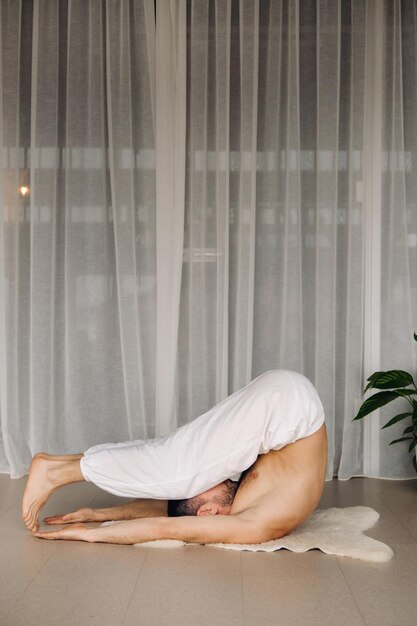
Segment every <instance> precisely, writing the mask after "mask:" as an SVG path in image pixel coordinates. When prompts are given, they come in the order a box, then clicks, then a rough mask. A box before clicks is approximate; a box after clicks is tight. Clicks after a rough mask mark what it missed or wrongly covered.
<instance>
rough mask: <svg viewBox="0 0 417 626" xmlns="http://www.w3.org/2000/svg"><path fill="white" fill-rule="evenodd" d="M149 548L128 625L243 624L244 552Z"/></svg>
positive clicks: (193, 547)
mask: <svg viewBox="0 0 417 626" xmlns="http://www.w3.org/2000/svg"><path fill="white" fill-rule="evenodd" d="M136 549H137V550H146V551H147V560H146V563H145V566H144V568H143V570H142V572H141V575H140V578H139V580H138V583H137V586H136V589H135V592H134V595H133V597H132V601H131V603H130V606H129V609H128V612H127V615H126V618H125V621H124V622H123V626H137V624H146V626H151V625H153V624H155V625H158V626H165V625H166V626H172V625H173V624H178V625H181V626H187V625H188V624H190V625H191V624H198V625H199V626H211V625H213V624H215V625H216V626H223V625H224V626H232V625H234V624H235V625H236V626H242V624H243V613H242V579H241V564H240V558H241V553H239V552H229V551H226V550H224V551H220V550H216V549H214V548H208V547H203V546H187V547H185V548H178V549H166V550H164V549H159V550H158V549H156V548H142V549H141V548H136Z"/></svg>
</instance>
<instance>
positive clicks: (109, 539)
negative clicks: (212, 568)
mask: <svg viewBox="0 0 417 626" xmlns="http://www.w3.org/2000/svg"><path fill="white" fill-rule="evenodd" d="M34 534H35V536H36V537H41V538H42V539H69V540H73V541H74V540H75V541H88V542H100V543H119V544H134V543H144V542H146V541H154V540H157V539H177V540H181V541H188V542H191V543H262V542H264V541H269V540H271V539H277V538H279V537H282V536H283V535H284V534H285V532H283V531H274V530H272V529H271V528H266V527H264V526H263V525H262V524H260V523H255V521H254V520H253V519H251V518H247V517H246V516H245V515H244V514H242V513H239V514H236V515H210V516H195V517H194V516H186V517H154V518H149V519H137V520H132V521H128V522H121V523H118V524H111V525H108V526H100V527H99V528H87V527H86V526H81V525H80V526H79V525H76V526H73V527H71V528H64V529H62V530H58V531H55V532H37V533H34Z"/></svg>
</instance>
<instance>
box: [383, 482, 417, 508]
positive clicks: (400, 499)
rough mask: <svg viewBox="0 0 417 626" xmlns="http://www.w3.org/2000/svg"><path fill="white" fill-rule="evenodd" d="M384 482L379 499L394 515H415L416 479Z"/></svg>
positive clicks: (416, 506) (416, 498)
mask: <svg viewBox="0 0 417 626" xmlns="http://www.w3.org/2000/svg"><path fill="white" fill-rule="evenodd" d="M385 482H386V485H385V486H384V489H383V490H382V491H381V498H382V500H383V501H384V502H385V503H386V504H387V505H388V506H389V508H390V509H391V510H392V511H393V512H394V513H417V479H414V480H403V481H385Z"/></svg>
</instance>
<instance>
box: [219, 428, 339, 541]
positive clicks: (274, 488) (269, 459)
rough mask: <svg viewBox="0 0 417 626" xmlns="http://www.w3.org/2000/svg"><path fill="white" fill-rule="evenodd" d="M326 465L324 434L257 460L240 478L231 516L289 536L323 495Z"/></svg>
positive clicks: (325, 436) (309, 513)
mask: <svg viewBox="0 0 417 626" xmlns="http://www.w3.org/2000/svg"><path fill="white" fill-rule="evenodd" d="M326 465H327V431H326V426H325V424H323V425H322V426H321V427H320V428H319V430H317V431H316V432H315V433H313V434H312V435H309V436H308V437H305V438H303V439H299V440H298V441H296V442H295V443H293V444H290V445H288V446H285V448H282V449H281V450H273V451H270V452H268V453H267V454H263V455H261V456H259V457H258V459H257V460H256V462H255V463H254V464H253V465H252V467H250V468H249V469H248V470H247V471H246V472H245V475H244V477H243V480H242V482H241V484H240V486H239V489H238V491H237V493H236V496H235V499H234V502H233V505H232V509H231V515H238V516H241V517H244V518H246V519H248V520H250V521H252V522H254V521H255V520H256V523H259V524H261V525H262V526H264V527H266V528H267V529H268V531H269V534H270V535H271V538H273V537H274V535H275V534H276V532H277V531H279V532H280V533H282V532H285V533H289V532H291V531H292V530H294V529H295V528H297V526H299V525H300V524H301V523H302V522H303V521H305V520H306V519H307V518H308V517H309V516H310V515H311V513H313V511H314V510H315V509H316V507H317V505H318V503H319V500H320V497H321V495H322V493H323V488H324V481H325V477H326Z"/></svg>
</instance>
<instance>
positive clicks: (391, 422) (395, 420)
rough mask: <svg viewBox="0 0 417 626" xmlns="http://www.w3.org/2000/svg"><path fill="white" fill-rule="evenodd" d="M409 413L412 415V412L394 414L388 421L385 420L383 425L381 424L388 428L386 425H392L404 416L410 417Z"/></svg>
mask: <svg viewBox="0 0 417 626" xmlns="http://www.w3.org/2000/svg"><path fill="white" fill-rule="evenodd" d="M410 415H412V413H400V414H399V415H396V416H395V417H393V418H391V419H390V421H389V422H387V423H386V424H385V426H383V427H382V428H388V426H392V425H393V424H396V423H397V422H400V421H401V420H404V419H405V418H406V417H410ZM382 428H381V430H382Z"/></svg>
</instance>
